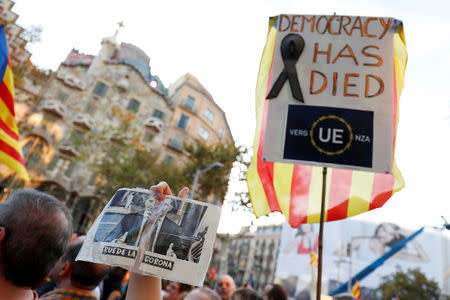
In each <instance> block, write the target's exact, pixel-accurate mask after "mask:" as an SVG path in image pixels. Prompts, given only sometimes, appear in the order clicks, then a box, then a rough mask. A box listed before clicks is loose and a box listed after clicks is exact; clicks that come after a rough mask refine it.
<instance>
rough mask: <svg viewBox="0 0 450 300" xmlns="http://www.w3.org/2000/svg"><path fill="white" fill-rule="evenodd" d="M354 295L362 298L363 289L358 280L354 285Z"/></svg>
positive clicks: (359, 298) (359, 299)
mask: <svg viewBox="0 0 450 300" xmlns="http://www.w3.org/2000/svg"><path fill="white" fill-rule="evenodd" d="M352 295H353V296H355V298H356V299H358V300H361V290H360V289H359V282H358V281H356V282H355V285H354V286H353V289H352Z"/></svg>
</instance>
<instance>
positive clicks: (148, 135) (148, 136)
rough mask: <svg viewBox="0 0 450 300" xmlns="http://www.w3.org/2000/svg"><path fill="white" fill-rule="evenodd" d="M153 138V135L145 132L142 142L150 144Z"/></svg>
mask: <svg viewBox="0 0 450 300" xmlns="http://www.w3.org/2000/svg"><path fill="white" fill-rule="evenodd" d="M154 137H155V135H154V134H153V133H151V132H149V131H146V132H145V135H144V142H147V143H150V142H151V141H152V140H153V138H154Z"/></svg>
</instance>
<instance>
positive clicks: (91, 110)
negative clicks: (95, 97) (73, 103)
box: [84, 102, 97, 116]
mask: <svg viewBox="0 0 450 300" xmlns="http://www.w3.org/2000/svg"><path fill="white" fill-rule="evenodd" d="M96 110H97V107H96V106H95V104H94V103H93V102H88V103H87V104H86V106H85V107H84V112H85V113H87V114H89V115H90V116H93V115H94V114H95V111H96Z"/></svg>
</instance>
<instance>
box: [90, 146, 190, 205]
mask: <svg viewBox="0 0 450 300" xmlns="http://www.w3.org/2000/svg"><path fill="white" fill-rule="evenodd" d="M126 148H127V147H126V146H125V145H122V146H117V145H116V146H114V147H112V148H111V149H110V151H109V152H108V153H107V155H106V156H104V157H103V159H101V160H99V161H98V162H97V163H95V164H94V169H95V171H96V172H97V173H98V175H99V180H98V181H99V185H98V192H99V194H100V195H102V196H103V198H104V199H105V200H107V199H109V198H110V197H111V196H112V195H113V194H114V192H115V191H116V190H117V189H119V188H121V187H130V188H133V187H142V188H149V187H150V186H151V185H152V184H156V183H158V182H159V181H161V180H164V181H166V182H167V183H169V185H170V186H171V188H172V189H173V192H174V193H176V192H177V191H178V190H179V189H180V188H181V187H183V186H184V185H186V181H185V180H184V179H185V178H184V176H183V174H182V170H181V169H179V168H177V167H176V166H174V165H165V164H163V163H160V162H158V155H159V153H158V152H149V151H146V150H138V149H126ZM124 150H125V151H124Z"/></svg>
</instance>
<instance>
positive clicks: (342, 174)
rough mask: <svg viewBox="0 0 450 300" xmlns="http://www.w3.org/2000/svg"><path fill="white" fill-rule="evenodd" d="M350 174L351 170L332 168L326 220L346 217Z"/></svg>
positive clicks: (350, 180)
mask: <svg viewBox="0 0 450 300" xmlns="http://www.w3.org/2000/svg"><path fill="white" fill-rule="evenodd" d="M352 175H353V171H352V170H345V169H334V168H333V169H332V173H331V183H330V191H329V196H328V213H327V221H335V220H340V219H345V218H347V211H348V199H349V196H350V188H351V185H352Z"/></svg>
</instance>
